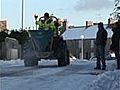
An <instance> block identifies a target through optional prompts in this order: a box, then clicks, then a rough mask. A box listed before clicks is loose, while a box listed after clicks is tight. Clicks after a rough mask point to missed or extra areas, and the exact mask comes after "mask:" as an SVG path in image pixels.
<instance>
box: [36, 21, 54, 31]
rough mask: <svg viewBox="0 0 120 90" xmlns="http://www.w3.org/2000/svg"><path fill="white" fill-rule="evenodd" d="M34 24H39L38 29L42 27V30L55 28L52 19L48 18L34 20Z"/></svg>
mask: <svg viewBox="0 0 120 90" xmlns="http://www.w3.org/2000/svg"><path fill="white" fill-rule="evenodd" d="M36 24H37V25H39V29H44V30H48V29H50V30H53V31H54V30H55V25H54V22H53V20H51V19H48V20H40V21H36Z"/></svg>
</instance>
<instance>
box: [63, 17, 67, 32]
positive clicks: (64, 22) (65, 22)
mask: <svg viewBox="0 0 120 90" xmlns="http://www.w3.org/2000/svg"><path fill="white" fill-rule="evenodd" d="M62 24H63V27H64V29H65V30H66V29H68V21H67V19H64V20H63V23H62Z"/></svg>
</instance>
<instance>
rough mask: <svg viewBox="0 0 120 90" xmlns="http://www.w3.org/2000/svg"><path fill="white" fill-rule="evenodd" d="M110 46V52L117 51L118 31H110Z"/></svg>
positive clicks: (119, 35) (119, 31)
mask: <svg viewBox="0 0 120 90" xmlns="http://www.w3.org/2000/svg"><path fill="white" fill-rule="evenodd" d="M112 31H113V35H112V39H111V40H112V44H111V45H110V50H112V51H115V50H118V49H119V40H120V29H117V28H115V29H112Z"/></svg>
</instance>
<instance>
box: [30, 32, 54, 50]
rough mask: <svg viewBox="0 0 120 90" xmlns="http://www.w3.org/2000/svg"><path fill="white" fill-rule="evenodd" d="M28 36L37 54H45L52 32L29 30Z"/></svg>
mask: <svg viewBox="0 0 120 90" xmlns="http://www.w3.org/2000/svg"><path fill="white" fill-rule="evenodd" d="M29 34H30V36H31V39H32V41H33V43H34V46H35V47H37V49H38V50H39V52H45V51H46V47H47V46H48V44H49V42H50V40H51V38H52V37H53V35H54V32H53V31H52V30H29Z"/></svg>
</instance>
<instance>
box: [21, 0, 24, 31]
mask: <svg viewBox="0 0 120 90" xmlns="http://www.w3.org/2000/svg"><path fill="white" fill-rule="evenodd" d="M21 19H22V20H21V28H22V30H23V24H24V0H22V18H21Z"/></svg>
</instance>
